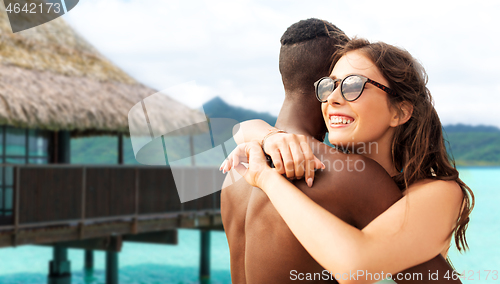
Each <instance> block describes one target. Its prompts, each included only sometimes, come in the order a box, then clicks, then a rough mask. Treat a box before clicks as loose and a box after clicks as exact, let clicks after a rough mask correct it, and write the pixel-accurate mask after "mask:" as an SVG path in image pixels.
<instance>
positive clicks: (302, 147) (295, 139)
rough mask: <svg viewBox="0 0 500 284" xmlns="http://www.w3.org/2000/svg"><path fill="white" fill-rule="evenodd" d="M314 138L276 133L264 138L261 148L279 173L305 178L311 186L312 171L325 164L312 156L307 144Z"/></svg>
mask: <svg viewBox="0 0 500 284" xmlns="http://www.w3.org/2000/svg"><path fill="white" fill-rule="evenodd" d="M313 139H314V138H312V137H308V136H305V135H297V134H291V133H276V134H273V135H271V136H269V137H267V138H266V139H265V142H264V145H263V149H264V152H265V153H266V154H268V155H269V156H270V157H271V160H272V161H273V164H274V167H275V168H276V170H277V171H278V173H279V174H281V175H283V174H285V175H286V177H287V178H288V179H293V178H296V179H301V178H304V177H305V179H306V182H307V185H308V186H309V187H311V186H312V183H313V180H314V171H315V170H316V169H320V168H321V169H324V168H325V165H324V164H323V163H322V162H321V161H320V160H319V159H318V158H316V157H315V156H314V154H313V151H312V149H311V146H310V145H309V143H310V142H312V140H313Z"/></svg>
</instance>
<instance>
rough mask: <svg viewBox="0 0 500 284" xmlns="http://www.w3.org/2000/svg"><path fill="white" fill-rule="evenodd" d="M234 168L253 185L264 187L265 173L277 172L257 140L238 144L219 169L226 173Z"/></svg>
mask: <svg viewBox="0 0 500 284" xmlns="http://www.w3.org/2000/svg"><path fill="white" fill-rule="evenodd" d="M244 164H247V165H248V166H245V165H244ZM231 168H234V169H235V170H236V171H237V172H238V173H239V174H240V175H242V176H243V177H244V178H245V180H246V181H247V182H248V183H249V184H250V185H252V186H256V187H262V186H261V185H262V183H263V182H264V181H263V178H262V177H263V176H264V175H265V173H269V172H271V171H272V172H275V170H274V169H272V168H271V167H269V165H268V164H267V160H266V157H265V155H264V152H263V151H262V147H261V146H260V144H259V143H257V142H247V143H243V144H240V145H238V146H237V147H236V148H235V149H234V150H233V151H232V152H231V154H229V156H228V157H227V159H226V160H224V162H223V163H222V165H221V166H220V168H219V170H222V171H223V173H226V172H228V171H230V170H231Z"/></svg>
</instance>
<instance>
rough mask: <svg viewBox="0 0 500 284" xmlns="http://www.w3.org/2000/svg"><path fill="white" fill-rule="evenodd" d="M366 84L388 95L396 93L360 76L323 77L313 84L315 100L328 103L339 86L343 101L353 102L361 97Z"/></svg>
mask: <svg viewBox="0 0 500 284" xmlns="http://www.w3.org/2000/svg"><path fill="white" fill-rule="evenodd" d="M366 83H370V84H372V85H374V86H375V87H377V88H379V89H381V90H383V91H384V92H386V93H388V94H390V95H393V96H395V95H396V92H395V91H394V90H392V89H391V88H389V87H387V86H384V85H382V84H380V83H378V82H375V81H373V80H370V79H368V78H366V77H364V76H361V75H349V76H347V77H345V78H344V79H335V80H334V79H332V78H330V77H323V78H321V79H319V80H318V81H316V83H314V88H315V89H316V98H318V100H319V101H320V102H322V103H325V102H327V101H328V97H329V96H330V94H331V93H333V91H335V89H337V87H338V86H339V85H340V93H341V94H342V97H343V98H344V100H346V101H348V102H353V101H355V100H357V99H358V98H359V96H361V93H362V92H363V90H364V89H365V85H366Z"/></svg>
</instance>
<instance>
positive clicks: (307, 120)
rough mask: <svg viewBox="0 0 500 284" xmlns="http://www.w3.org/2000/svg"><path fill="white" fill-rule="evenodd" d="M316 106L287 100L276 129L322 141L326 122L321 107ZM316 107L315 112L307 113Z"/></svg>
mask: <svg viewBox="0 0 500 284" xmlns="http://www.w3.org/2000/svg"><path fill="white" fill-rule="evenodd" d="M303 103H306V102H303ZM316 105H317V103H316V104H314V105H312V106H311V107H307V106H304V104H300V103H297V102H293V101H291V100H290V99H285V101H284V102H283V106H282V107H281V110H280V113H279V115H278V119H277V121H276V125H275V126H276V128H279V129H283V130H285V131H287V132H289V133H294V134H301V135H306V136H310V137H314V138H316V139H318V140H320V141H322V138H323V135H324V133H325V122H324V120H323V115H322V114H321V106H320V105H317V106H316ZM316 107H317V109H316V110H315V111H307V110H311V109H314V108H316Z"/></svg>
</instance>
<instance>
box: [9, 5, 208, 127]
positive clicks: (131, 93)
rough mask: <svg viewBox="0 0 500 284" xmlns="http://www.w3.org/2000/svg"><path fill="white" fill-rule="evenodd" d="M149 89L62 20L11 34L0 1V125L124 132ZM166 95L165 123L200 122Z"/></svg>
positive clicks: (186, 123)
mask: <svg viewBox="0 0 500 284" xmlns="http://www.w3.org/2000/svg"><path fill="white" fill-rule="evenodd" d="M154 93H156V91H155V90H153V89H151V88H149V87H147V86H144V85H143V84H141V83H139V82H137V81H136V80H134V79H133V78H131V77H130V76H129V75H127V74H126V73H125V72H123V71H122V70H120V68H118V67H117V66H115V65H114V64H113V63H111V62H110V61H109V60H107V59H106V58H105V57H104V56H102V55H101V54H99V52H98V51H97V50H96V49H95V48H93V47H92V46H91V45H90V44H89V43H87V42H86V41H85V40H84V39H83V38H82V37H81V36H79V35H78V34H77V33H76V32H75V31H74V30H73V29H71V27H70V26H68V25H67V24H66V23H65V22H64V20H63V19H61V18H58V19H55V20H53V21H51V22H48V23H46V24H43V25H40V26H37V27H35V28H32V29H29V30H26V31H22V32H18V33H15V34H13V33H12V31H11V27H10V24H9V22H8V18H7V14H6V12H5V7H4V5H3V4H1V5H0V125H10V126H14V127H20V128H32V129H35V128H36V129H44V130H51V131H57V130H69V131H71V134H72V136H80V135H88V134H99V133H100V134H106V133H107V134H111V133H124V134H128V121H127V114H128V111H129V110H130V109H131V108H132V107H133V106H134V105H135V104H136V103H138V102H140V101H141V100H142V99H144V98H146V97H148V96H150V95H152V94H154ZM168 99H169V100H170V102H169V103H168V106H169V107H170V108H169V109H166V110H164V111H162V118H161V119H162V121H163V124H164V125H166V126H165V127H167V128H172V129H177V128H178V127H177V125H190V124H193V123H196V122H199V121H200V116H202V114H201V113H199V112H197V111H193V110H191V109H189V108H188V107H186V106H184V105H182V104H181V103H179V102H177V101H175V100H173V99H171V98H168ZM166 130H168V129H166Z"/></svg>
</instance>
